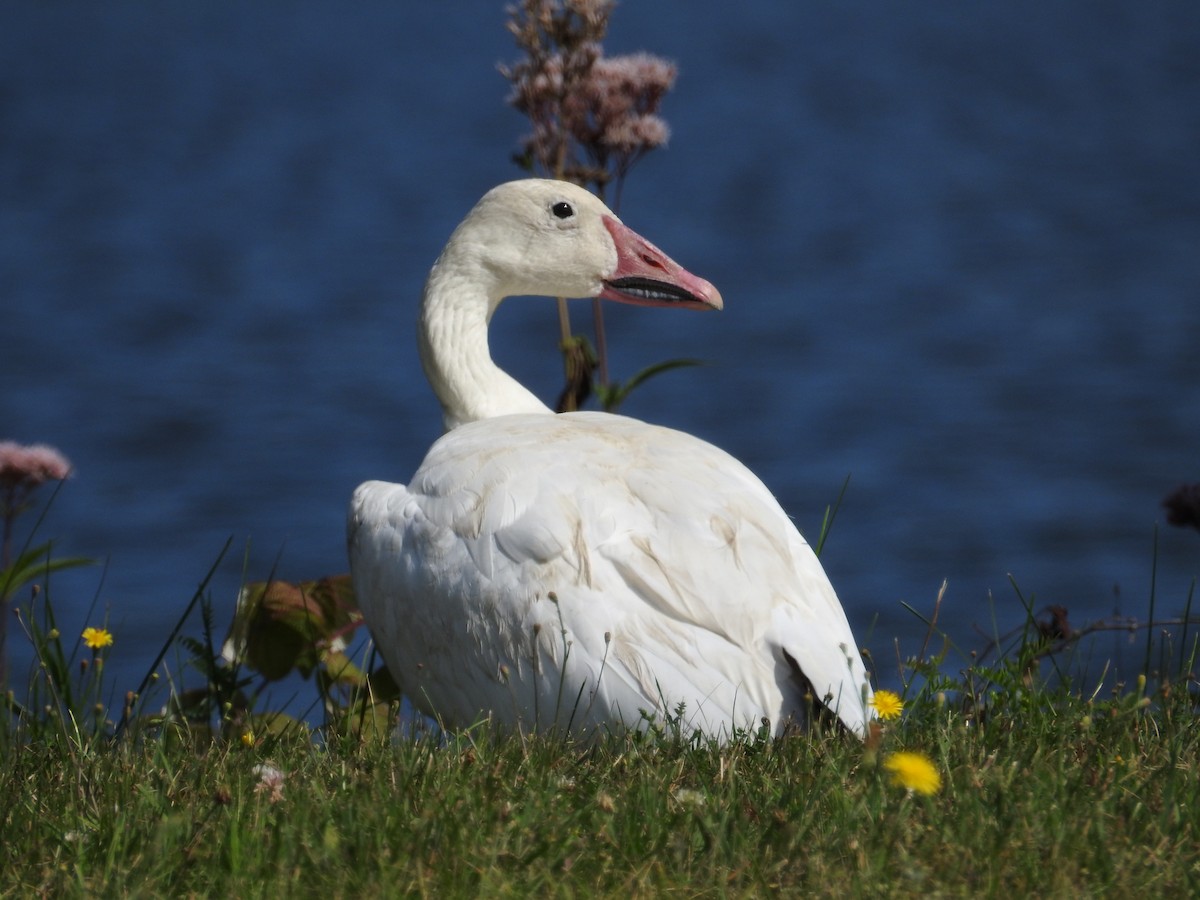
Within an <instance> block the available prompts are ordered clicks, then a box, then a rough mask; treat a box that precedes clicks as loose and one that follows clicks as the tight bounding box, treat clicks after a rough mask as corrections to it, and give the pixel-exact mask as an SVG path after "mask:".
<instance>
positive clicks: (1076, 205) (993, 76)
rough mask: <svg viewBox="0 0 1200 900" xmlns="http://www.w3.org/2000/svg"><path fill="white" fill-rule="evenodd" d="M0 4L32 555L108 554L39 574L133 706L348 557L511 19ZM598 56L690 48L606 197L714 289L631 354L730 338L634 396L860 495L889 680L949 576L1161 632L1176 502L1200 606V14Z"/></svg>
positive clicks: (855, 587) (683, 41)
mask: <svg viewBox="0 0 1200 900" xmlns="http://www.w3.org/2000/svg"><path fill="white" fill-rule="evenodd" d="M450 9H452V10H453V11H447V10H450ZM0 19H2V21H3V25H2V27H0V339H2V347H3V349H2V351H0V432H2V434H0V437H8V438H12V439H16V440H20V441H24V442H35V441H37V442H48V443H51V444H54V445H56V446H57V447H59V448H60V449H61V450H62V451H63V452H64V453H66V454H67V455H68V456H69V457H70V459H71V460H72V462H73V463H74V464H75V466H76V469H77V475H76V477H75V478H73V479H72V480H71V481H70V482H69V483H68V485H67V486H66V488H65V489H64V490H63V491H62V493H61V494H60V495H59V497H58V499H57V501H56V503H55V506H54V509H53V511H52V513H51V515H50V517H49V518H48V520H47V521H46V523H45V525H44V526H43V528H44V532H43V537H52V538H53V539H54V540H55V542H56V547H57V549H58V550H59V551H61V552H63V553H70V554H82V555H89V556H94V557H98V558H101V559H104V560H106V561H107V567H106V569H104V571H103V577H101V570H99V569H91V570H85V571H81V572H76V573H73V574H71V575H64V576H63V577H61V578H58V579H57V580H56V582H55V584H54V586H53V588H52V590H53V597H54V599H55V603H56V608H57V609H58V612H59V616H60V619H61V621H62V624H63V627H64V629H67V630H72V631H74V630H75V629H78V628H82V627H83V626H84V625H85V624H96V620H97V619H98V618H100V617H102V616H104V615H107V617H108V623H109V626H110V628H111V629H112V630H113V631H114V632H115V634H116V638H117V644H116V645H115V646H114V648H113V650H112V655H111V657H110V671H112V670H114V669H115V675H114V681H115V683H116V684H117V685H118V687H119V688H120V689H121V690H124V689H125V688H126V687H132V686H133V682H134V680H135V679H136V677H138V676H140V674H141V673H142V671H143V670H144V669H145V667H146V666H147V665H148V663H149V661H150V659H151V658H152V656H153V654H154V652H155V651H157V649H158V648H159V646H160V645H161V644H162V642H163V640H164V639H165V637H166V635H167V634H168V633H169V631H170V628H171V627H172V625H173V624H174V622H175V620H176V619H177V618H178V616H179V614H180V612H181V611H182V609H183V607H184V605H185V604H186V602H187V601H188V599H189V598H190V597H191V595H192V593H193V591H194V590H195V588H196V586H197V584H198V583H199V581H200V580H201V579H202V578H203V576H204V574H205V573H206V572H207V570H208V568H209V566H210V565H211V564H212V562H213V560H214V559H215V558H216V556H217V554H218V552H219V550H220V549H221V547H222V546H223V545H224V544H225V542H226V540H227V539H228V538H229V537H231V536H232V537H233V538H234V547H235V550H234V552H233V553H232V554H231V555H230V557H229V558H227V559H226V560H225V561H224V562H223V563H222V565H221V566H220V567H219V568H218V571H217V574H216V576H215V578H214V580H213V582H212V584H211V593H212V596H213V599H214V602H215V604H216V606H217V609H218V621H219V622H220V623H221V624H222V625H223V624H224V623H225V622H226V621H227V620H228V616H229V614H230V613H231V610H232V604H233V599H234V596H235V595H236V592H237V588H238V585H239V584H240V583H241V579H242V577H243V572H245V573H246V574H247V575H248V577H250V578H258V579H261V578H265V577H267V575H268V574H269V573H270V572H271V571H272V568H273V567H275V566H276V565H277V569H276V572H277V574H278V575H279V576H281V577H285V578H290V579H302V578H310V577H316V576H320V575H324V574H329V573H334V572H340V571H344V570H345V569H346V562H345V551H344V534H343V532H344V508H345V503H346V500H347V498H348V497H349V494H350V492H351V490H352V489H353V488H354V486H355V485H356V484H358V483H359V482H360V481H363V480H365V479H368V478H387V479H393V480H400V481H403V480H407V478H408V476H409V475H411V474H412V472H413V470H414V469H415V468H416V467H417V465H418V463H419V462H420V460H421V458H422V456H423V454H424V452H425V450H426V449H427V447H428V446H429V444H430V443H431V442H432V441H433V440H434V439H435V438H436V437H437V435H438V433H439V429H440V422H439V414H438V410H437V406H436V403H435V401H434V399H433V397H432V394H431V392H430V391H429V389H428V387H427V385H426V383H425V381H424V378H423V376H422V374H421V371H420V367H419V364H418V361H417V357H416V352H415V346H414V338H413V321H414V316H415V311H416V303H417V297H418V294H419V290H420V287H421V283H422V281H423V279H424V275H425V272H426V271H427V269H428V267H429V265H430V263H431V261H432V260H433V258H434V257H435V256H436V254H437V252H438V250H439V249H440V247H441V245H442V244H443V243H444V241H445V239H446V237H447V236H448V235H449V233H450V230H451V229H452V228H453V226H454V225H455V224H456V223H457V222H458V220H459V219H460V218H461V217H462V216H463V215H464V214H465V212H466V211H467V210H468V209H469V208H470V206H471V205H472V204H473V203H474V201H475V200H476V199H477V198H478V196H479V195H480V194H482V193H483V192H484V191H485V190H486V189H487V188H488V187H490V186H492V185H493V184H495V183H497V182H500V181H504V180H508V179H510V178H512V177H516V175H517V174H518V172H517V170H516V169H515V167H514V166H513V165H512V163H511V161H510V155H511V153H512V152H513V150H514V149H515V148H516V146H517V141H518V138H519V137H520V135H521V134H522V133H523V132H524V130H525V128H524V122H523V120H522V119H521V118H520V117H519V116H518V115H517V114H516V113H515V112H513V111H512V110H511V109H509V108H508V107H507V106H506V105H505V102H504V99H505V95H506V90H507V88H506V84H505V82H504V81H503V79H502V78H501V77H500V76H499V75H498V74H497V72H496V64H497V63H498V62H501V61H506V60H512V59H513V58H514V57H515V49H514V47H513V44H512V41H511V38H510V37H509V35H508V34H507V33H506V31H505V29H504V15H503V3H502V2H500V0H487V2H484V0H459V2H457V3H455V4H453V5H452V6H451V5H442V4H412V3H399V2H393V3H384V2H378V0H369V2H362V3H357V4H354V5H353V6H349V7H347V6H341V5H334V4H328V5H326V4H320V3H315V2H298V3H279V2H263V3H256V4H237V3H233V2H229V0H218V2H210V3H205V4H185V3H175V2H171V3H162V4H144V3H132V2H112V3H105V4H93V3H84V2H69V0H68V2H56V3H29V2H26V3H14V4H10V5H8V6H7V7H6V9H5V11H4V12H3V13H2V14H0ZM607 47H608V52H609V53H610V55H614V54H617V53H623V52H632V51H636V50H648V51H651V52H655V53H659V54H661V55H664V56H667V57H669V58H672V59H674V60H676V61H677V62H678V64H679V67H680V79H679V82H678V86H677V89H676V90H675V91H674V93H672V94H671V95H670V96H669V97H668V99H667V102H666V105H665V108H664V113H665V115H666V117H667V118H668V119H669V121H670V123H671V126H672V128H673V136H672V140H671V144H670V147H669V149H668V150H666V151H664V152H657V153H655V154H652V155H651V156H650V157H648V158H647V159H646V160H644V161H643V162H642V163H641V164H640V165H639V166H638V167H637V168H636V169H635V170H634V172H633V174H632V175H631V177H630V180H629V182H628V185H627V188H626V190H625V195H624V199H623V203H622V207H621V214H622V217H623V218H624V219H625V221H626V222H627V223H629V224H630V225H631V226H633V227H634V228H636V229H637V230H639V231H640V232H641V233H643V234H644V235H646V236H647V237H649V238H650V239H651V240H652V241H654V242H655V243H657V244H659V245H660V246H661V247H662V248H663V249H664V250H666V251H667V252H668V253H670V254H671V255H673V256H674V257H675V258H676V259H677V260H679V261H680V262H682V263H683V264H684V265H686V266H688V267H689V268H691V269H693V270H694V271H696V272H697V273H699V274H702V275H704V276H705V277H707V278H709V279H710V280H712V281H713V282H714V283H715V284H717V285H718V287H719V288H720V289H721V291H722V293H723V295H724V297H725V300H726V307H727V308H726V311H725V312H723V313H721V314H719V315H717V314H712V315H702V314H688V313H678V312H670V311H659V310H637V309H627V308H616V307H610V308H609V326H610V336H609V337H610V344H611V346H612V348H613V363H612V365H613V369H614V371H615V372H616V373H618V374H626V375H627V374H630V373H632V372H633V371H635V370H637V369H639V368H641V367H642V366H644V365H646V364H649V363H651V362H655V361H658V360H661V359H665V358H670V357H680V356H694V357H700V358H703V359H705V360H707V361H708V363H709V364H708V365H707V366H705V367H704V368H701V369H696V370H691V371H688V372H682V373H673V374H669V375H666V376H663V377H661V378H660V379H658V380H656V381H653V382H651V383H650V384H648V385H647V386H645V387H643V388H641V389H640V390H638V391H637V392H636V393H635V394H634V396H633V399H632V400H631V401H630V402H629V404H628V405H627V406H626V408H625V410H624V411H625V412H627V413H629V414H631V415H636V416H638V417H640V418H643V419H646V420H649V421H652V422H657V423H662V424H667V425H671V426H675V427H678V428H681V429H684V430H687V431H690V432H693V433H696V434H698V435H700V436H702V437H704V438H706V439H708V440H711V441H712V442H714V443H717V444H719V445H720V446H722V447H724V448H725V449H727V450H729V451H731V452H732V453H733V454H734V455H736V456H738V457H739V458H741V459H742V460H743V461H744V462H746V463H747V464H748V465H749V466H750V467H751V468H752V469H754V470H755V471H756V472H757V473H758V474H759V475H760V476H761V477H762V478H763V480H764V481H765V482H766V483H767V484H768V485H769V486H770V487H771V488H772V489H773V490H774V491H775V492H776V494H777V495H778V497H779V498H780V500H781V502H782V503H783V505H784V507H785V508H786V509H788V510H789V511H790V512H791V513H792V514H793V515H794V516H795V518H796V521H797V523H798V525H799V526H800V528H801V530H802V531H804V532H805V533H806V534H808V535H810V536H812V535H815V534H816V533H817V531H818V529H819V527H820V523H821V520H822V516H823V513H824V510H825V508H826V506H827V505H828V504H830V503H833V502H834V501H835V500H836V498H837V496H838V493H839V491H840V489H841V487H842V484H843V481H844V480H845V479H846V477H847V476H850V479H851V480H850V485H849V489H848V491H847V492H846V495H845V500H844V502H843V504H842V507H841V510H840V512H839V514H838V517H837V521H836V525H835V528H834V531H833V534H832V536H831V538H830V540H829V543H828V545H827V547H826V550H825V554H824V557H823V561H824V563H825V565H826V568H827V570H828V572H829V574H830V577H831V579H832V580H833V582H834V584H835V586H836V587H837V589H838V591H839V593H840V595H841V597H842V599H843V602H844V604H845V606H846V608H847V610H848V612H849V616H850V619H851V622H852V624H853V626H854V628H855V631H856V634H857V635H858V636H859V638H860V640H861V641H862V642H863V643H864V644H866V645H868V646H869V647H870V648H871V649H872V651H873V653H874V654H875V656H876V658H877V659H878V660H880V661H881V668H882V675H883V680H884V682H885V683H888V682H889V681H894V670H895V665H894V659H895V656H896V644H897V643H898V645H899V647H900V649H901V652H903V653H905V654H907V653H911V652H915V650H916V649H917V647H918V646H919V643H920V638H921V635H922V634H923V626H922V625H921V623H920V622H919V621H918V620H917V619H916V618H915V617H914V616H913V615H912V614H911V613H909V612H908V611H906V610H905V608H904V606H903V605H902V604H903V603H908V604H911V605H913V606H915V607H917V608H918V609H921V610H923V611H926V612H928V611H929V610H931V609H932V604H933V599H934V597H935V595H936V593H937V590H938V588H939V585H940V584H941V583H942V581H943V579H947V580H948V582H949V587H948V590H947V593H946V598H945V605H944V607H943V610H942V615H943V622H944V624H945V625H946V626H947V627H948V628H949V629H950V631H951V633H952V634H954V635H955V637H956V638H957V639H958V640H959V641H960V643H961V644H962V645H963V647H964V648H969V647H972V646H981V645H982V644H983V638H982V637H980V636H979V635H978V634H977V633H976V631H975V630H974V629H975V626H980V627H982V628H984V629H985V630H990V629H991V627H992V622H993V617H994V618H995V620H996V621H997V623H998V624H999V626H1000V627H1001V628H1007V627H1010V626H1012V625H1015V624H1017V623H1019V621H1020V620H1021V616H1022V613H1021V607H1020V604H1019V603H1018V601H1017V599H1016V597H1015V594H1014V591H1013V589H1012V587H1011V585H1010V581H1009V578H1010V574H1011V576H1012V578H1014V579H1015V580H1016V582H1017V583H1018V584H1019V586H1020V588H1021V590H1022V591H1024V592H1025V594H1026V595H1033V597H1034V602H1035V603H1036V604H1037V605H1038V606H1042V605H1045V604H1047V603H1059V604H1062V605H1064V606H1066V607H1068V608H1069V609H1070V611H1071V618H1072V621H1073V622H1074V623H1075V624H1076V625H1079V624H1082V623H1083V622H1086V621H1088V620H1091V619H1095V618H1099V617H1101V616H1105V615H1108V614H1110V613H1112V612H1113V611H1114V610H1119V611H1121V612H1124V613H1129V614H1144V613H1145V611H1146V601H1147V597H1148V594H1149V591H1150V586H1151V576H1152V562H1153V559H1154V552H1155V550H1154V547H1155V540H1156V538H1155V535H1156V529H1157V576H1156V577H1157V581H1156V593H1157V600H1158V612H1159V613H1160V614H1163V615H1166V614H1171V613H1178V612H1179V611H1180V610H1181V609H1182V607H1183V605H1184V602H1185V600H1186V597H1187V593H1188V590H1189V587H1190V585H1191V583H1192V579H1193V577H1194V576H1195V574H1196V573H1197V571H1198V570H1200V535H1198V534H1196V533H1195V532H1183V531H1180V530H1178V529H1173V528H1166V527H1162V523H1163V512H1162V509H1161V508H1160V505H1159V504H1160V501H1161V499H1162V497H1163V496H1164V495H1165V494H1166V493H1167V492H1168V491H1169V490H1170V489H1172V488H1173V487H1174V486H1175V485H1176V484H1178V483H1180V482H1182V481H1189V480H1190V481H1194V480H1200V5H1197V4H1195V3H1192V2H1187V0H1181V2H1144V3H1138V4H1127V3H1114V2H1094V0H1067V2H1059V3H1053V4H1046V3H1043V2H1040V0H1038V2H1034V0H1013V2H1008V3H1004V4H992V5H989V6H987V7H986V8H985V7H984V6H983V5H982V4H980V5H970V6H964V5H963V4H961V3H956V2H949V0H932V2H923V3H919V4H918V3H885V2H878V3H869V2H842V3H838V4H826V3H803V4H779V3H775V2H771V0H749V2H746V3H742V4H737V5H736V10H735V9H734V8H733V7H731V5H730V4H728V3H722V2H716V0H687V2H684V0H662V2H639V3H632V2H627V3H625V4H623V5H621V6H620V7H619V8H618V10H617V13H616V15H615V18H614V27H613V29H612V32H611V34H610V38H609V41H608V43H607ZM576 310H577V312H576V322H577V323H578V324H580V325H582V324H583V323H585V322H586V320H587V316H586V308H585V305H577V306H576ZM555 335H556V320H555V314H554V310H553V305H552V304H551V303H549V302H547V301H540V300H520V301H514V302H512V303H510V304H508V305H507V306H505V307H504V308H503V309H502V310H501V311H500V313H499V314H498V316H497V318H496V320H495V322H494V327H493V342H492V343H493V348H494V352H495V355H496V356H497V358H498V359H499V361H500V362H501V363H502V364H503V365H504V366H505V367H506V368H508V369H509V370H510V371H511V372H512V373H513V374H514V375H516V376H517V377H519V378H520V379H521V380H522V381H523V382H525V383H526V384H528V385H530V386H531V387H532V388H534V389H535V390H536V391H537V392H538V393H539V394H540V395H542V396H543V397H546V398H553V397H554V395H555V394H556V393H557V391H558V388H559V386H560V372H561V369H560V363H559V360H558V358H557V356H556V352H555V349H554V343H555ZM26 524H29V522H28V521H27V522H26ZM247 548H248V549H247ZM989 597H991V598H993V601H994V602H989ZM94 599H96V600H97V601H98V607H97V611H96V612H95V613H93V615H92V618H91V619H87V618H86V616H87V611H88V608H89V605H90V604H92V602H93V600H94ZM1106 641H1108V643H1105V645H1104V647H1103V648H1102V649H1103V651H1104V652H1105V653H1107V652H1109V651H1110V650H1111V652H1114V653H1117V654H1120V653H1122V652H1123V651H1122V646H1123V645H1124V644H1125V641H1126V639H1125V638H1124V637H1120V638H1117V637H1113V638H1111V639H1106ZM12 644H13V646H12V648H11V650H12V653H11V655H12V666H11V668H12V675H13V678H14V680H15V681H20V680H21V679H22V678H23V677H24V675H23V673H24V672H25V667H26V666H27V665H28V654H27V653H25V652H24V650H23V649H22V645H23V644H24V641H23V639H22V638H21V637H20V635H19V633H15V634H13V635H12ZM1140 646H1141V645H1140V639H1139V644H1138V647H1139V649H1138V651H1137V653H1136V659H1137V661H1138V662H1140Z"/></svg>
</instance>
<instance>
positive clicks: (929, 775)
mask: <svg viewBox="0 0 1200 900" xmlns="http://www.w3.org/2000/svg"><path fill="white" fill-rule="evenodd" d="M883 767H884V768H885V769H887V770H888V771H889V772H891V773H892V784H894V785H895V786H896V787H902V788H905V789H906V790H908V791H910V792H912V791H916V792H917V793H918V794H926V795H929V794H936V793H937V792H938V791H940V790H941V789H942V776H941V775H939V774H938V770H937V769H935V768H934V767H933V763H932V762H930V760H929V757H927V756H925V755H923V754H921V753H908V752H901V753H893V754H891V755H890V756H888V758H887V759H885V760H884V761H883Z"/></svg>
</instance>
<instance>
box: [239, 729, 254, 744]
mask: <svg viewBox="0 0 1200 900" xmlns="http://www.w3.org/2000/svg"><path fill="white" fill-rule="evenodd" d="M242 744H243V745H245V746H247V747H253V746H254V732H253V731H243V732H242Z"/></svg>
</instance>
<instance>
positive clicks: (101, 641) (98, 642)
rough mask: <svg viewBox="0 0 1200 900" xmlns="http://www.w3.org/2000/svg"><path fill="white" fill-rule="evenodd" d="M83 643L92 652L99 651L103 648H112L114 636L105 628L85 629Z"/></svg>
mask: <svg viewBox="0 0 1200 900" xmlns="http://www.w3.org/2000/svg"><path fill="white" fill-rule="evenodd" d="M83 642H84V643H85V644H87V645H88V647H90V648H91V649H92V650H99V649H100V648H102V647H111V646H112V642H113V636H112V633H111V632H110V631H108V630H107V629H104V628H85V629H83Z"/></svg>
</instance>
